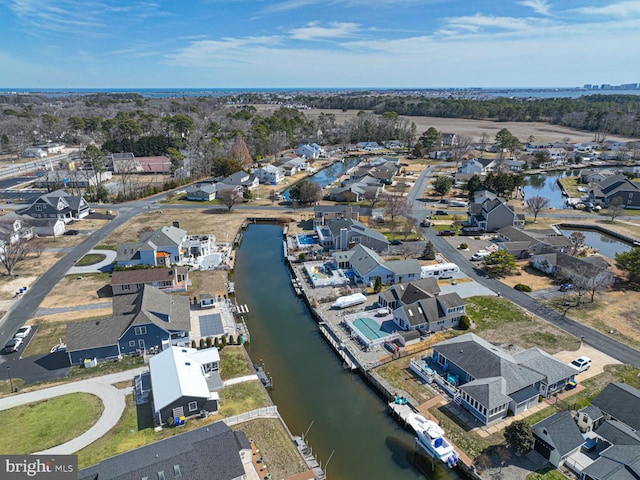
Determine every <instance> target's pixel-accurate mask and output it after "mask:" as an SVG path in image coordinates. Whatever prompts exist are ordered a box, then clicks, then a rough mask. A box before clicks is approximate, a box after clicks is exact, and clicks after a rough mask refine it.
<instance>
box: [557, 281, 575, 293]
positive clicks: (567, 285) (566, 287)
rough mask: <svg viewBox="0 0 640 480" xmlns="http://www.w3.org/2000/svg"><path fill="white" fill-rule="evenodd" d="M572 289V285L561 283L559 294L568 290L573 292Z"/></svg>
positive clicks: (573, 286)
mask: <svg viewBox="0 0 640 480" xmlns="http://www.w3.org/2000/svg"><path fill="white" fill-rule="evenodd" d="M574 288H576V287H575V285H574V284H573V283H563V284H562V285H560V291H561V292H568V291H569V290H573V289H574Z"/></svg>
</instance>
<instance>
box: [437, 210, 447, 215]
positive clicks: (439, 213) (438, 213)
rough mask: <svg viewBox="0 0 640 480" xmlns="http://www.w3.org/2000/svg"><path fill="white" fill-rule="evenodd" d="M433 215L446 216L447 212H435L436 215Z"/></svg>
mask: <svg viewBox="0 0 640 480" xmlns="http://www.w3.org/2000/svg"><path fill="white" fill-rule="evenodd" d="M435 214H436V215H446V214H447V212H446V211H444V210H436V213H435Z"/></svg>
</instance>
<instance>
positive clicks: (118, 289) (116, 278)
mask: <svg viewBox="0 0 640 480" xmlns="http://www.w3.org/2000/svg"><path fill="white" fill-rule="evenodd" d="M188 284H189V268H188V267H156V268H143V269H131V270H116V271H115V272H113V274H112V275H111V291H112V292H113V295H114V296H116V295H128V294H130V293H138V292H140V290H142V286H143V285H151V286H152V287H155V288H157V289H158V290H162V291H163V292H167V293H170V292H186V291H187V285H188Z"/></svg>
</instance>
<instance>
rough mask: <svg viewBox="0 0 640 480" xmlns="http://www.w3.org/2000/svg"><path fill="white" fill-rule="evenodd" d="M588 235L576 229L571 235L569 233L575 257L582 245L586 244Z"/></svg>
mask: <svg viewBox="0 0 640 480" xmlns="http://www.w3.org/2000/svg"><path fill="white" fill-rule="evenodd" d="M586 238H587V237H586V235H585V234H584V233H582V232H578V231H575V232H573V233H572V234H571V235H569V240H570V241H571V246H572V247H571V254H572V255H573V256H574V257H575V256H576V255H577V254H578V251H579V249H580V247H582V246H583V245H584V241H585V240H586Z"/></svg>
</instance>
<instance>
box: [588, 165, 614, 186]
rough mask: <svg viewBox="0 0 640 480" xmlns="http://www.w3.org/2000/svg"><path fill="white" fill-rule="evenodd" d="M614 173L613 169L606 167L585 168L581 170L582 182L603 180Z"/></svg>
mask: <svg viewBox="0 0 640 480" xmlns="http://www.w3.org/2000/svg"><path fill="white" fill-rule="evenodd" d="M614 175H615V172H614V171H613V170H609V169H606V168H604V169H603V168H584V169H582V170H580V183H587V184H588V183H592V182H601V181H603V180H606V179H607V178H609V177H613V176H614Z"/></svg>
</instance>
